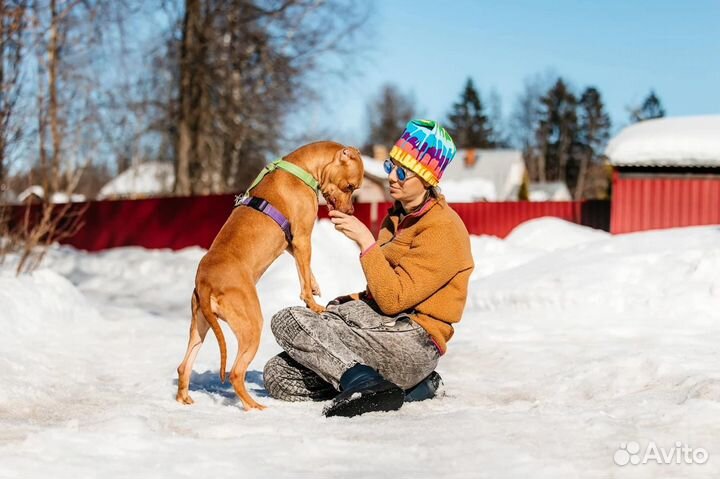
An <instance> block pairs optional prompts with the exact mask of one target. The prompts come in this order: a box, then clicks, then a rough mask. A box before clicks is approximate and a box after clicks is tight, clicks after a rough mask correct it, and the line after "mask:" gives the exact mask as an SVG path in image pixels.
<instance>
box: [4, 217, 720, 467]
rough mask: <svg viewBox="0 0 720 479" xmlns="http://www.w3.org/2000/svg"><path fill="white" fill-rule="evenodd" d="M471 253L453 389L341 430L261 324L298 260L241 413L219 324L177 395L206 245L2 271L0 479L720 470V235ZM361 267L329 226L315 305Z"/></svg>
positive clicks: (280, 265)
mask: <svg viewBox="0 0 720 479" xmlns="http://www.w3.org/2000/svg"><path fill="white" fill-rule="evenodd" d="M471 242H472V248H473V256H474V258H475V262H476V265H477V267H476V270H475V273H474V275H473V278H472V279H471V283H470V297H469V298H468V305H467V308H466V312H465V315H464V318H463V321H462V322H461V323H460V324H459V325H458V327H457V329H456V334H455V336H454V337H453V339H452V341H451V342H450V345H449V351H448V353H447V354H446V355H445V356H444V357H443V358H442V359H441V361H440V364H439V367H438V371H439V372H440V374H441V375H442V376H443V378H444V381H445V389H446V395H445V396H444V397H442V398H439V399H435V400H433V401H428V402H424V403H419V404H407V405H405V406H404V407H403V408H402V409H401V410H400V411H398V412H397V413H386V414H382V413H374V414H368V415H365V416H361V417H358V418H354V419H342V418H338V419H333V420H328V419H325V418H323V417H322V416H321V410H322V407H323V404H317V403H283V402H279V401H275V400H273V399H271V398H269V397H267V393H266V392H265V390H264V388H263V383H262V366H263V365H264V363H265V362H266V361H267V360H268V358H270V357H271V356H272V355H273V354H276V353H277V352H279V350H280V348H279V346H278V345H277V344H276V343H275V341H274V340H273V338H272V334H271V332H270V331H269V323H270V318H271V316H272V314H273V313H274V312H276V311H277V310H279V309H280V308H282V307H284V306H287V305H294V304H300V301H299V299H298V294H299V285H298V280H297V273H296V270H295V265H294V261H293V259H292V258H291V257H290V256H289V255H283V256H281V257H280V258H279V259H278V261H276V262H275V263H274V264H273V265H272V266H271V267H270V268H269V269H268V271H267V272H266V274H265V275H264V276H263V278H262V279H261V281H260V283H259V285H258V291H259V295H260V298H261V301H262V305H263V314H264V317H265V325H264V331H263V337H262V342H261V346H260V350H259V351H258V355H257V357H256V359H255V361H253V363H252V364H251V366H250V372H249V374H248V378H247V382H248V386H249V388H250V390H251V393H252V394H254V395H255V396H256V397H257V398H258V400H259V401H260V402H261V403H263V404H266V405H267V406H269V408H268V409H267V410H266V411H263V412H261V413H257V412H252V413H244V412H242V411H241V410H240V406H239V405H238V401H237V399H236V397H235V395H234V392H233V391H232V388H231V387H230V386H229V384H228V383H226V384H222V383H220V381H219V378H218V371H217V368H218V364H219V353H218V347H217V343H216V341H215V339H214V337H213V335H212V333H210V334H209V335H208V337H207V340H206V342H205V345H204V347H203V348H202V350H201V352H200V354H199V356H198V359H197V361H196V363H195V366H194V373H193V376H192V379H191V395H192V396H193V398H194V399H195V402H196V403H195V404H194V405H193V406H191V407H186V406H181V405H179V404H177V403H176V402H175V401H174V395H175V390H176V384H175V379H176V372H175V368H176V367H177V365H178V364H179V362H180V360H181V359H182V355H183V353H184V351H185V346H186V342H187V329H188V324H189V297H190V292H191V291H192V283H193V277H194V273H195V268H196V267H197V262H198V261H199V259H200V258H201V256H202V254H203V250H201V249H198V248H191V249H187V250H183V251H180V252H171V251H147V250H143V249H139V248H120V249H116V250H111V251H107V252H104V253H99V254H87V253H81V252H78V251H76V250H73V249H72V248H66V247H60V248H53V249H52V250H51V251H50V253H49V256H48V261H47V263H46V265H45V267H46V269H43V270H41V271H38V272H36V273H35V274H33V275H31V276H24V277H21V278H15V277H14V276H12V275H10V274H8V273H3V274H2V276H0V330H2V331H3V332H4V333H5V334H4V335H3V344H2V348H0V384H1V385H2V387H0V477H45V476H48V475H51V476H52V477H56V478H60V479H63V478H75V477H90V476H92V477H154V478H156V477H178V476H183V477H188V476H193V477H198V476H211V475H227V474H228V473H230V474H233V475H242V476H243V477H298V476H300V477H305V476H312V477H318V478H323V477H348V476H353V477H377V476H378V475H379V476H397V477H405V476H413V477H432V476H439V475H443V476H448V477H493V478H496V477H535V478H543V477H547V478H553V479H554V478H557V477H615V476H617V477H625V475H624V474H630V475H628V476H627V477H647V478H655V477H683V476H686V477H687V476H690V475H693V476H696V475H698V474H699V475H700V476H702V475H703V474H705V476H704V477H715V476H717V474H718V473H720V461H718V460H716V459H717V458H716V455H717V454H718V452H717V451H720V425H718V424H717V421H713V420H711V418H715V417H717V416H718V414H719V413H720V373H718V369H717V364H718V360H719V359H720V357H719V356H718V352H717V344H718V343H719V342H720V308H718V307H717V306H718V304H720V276H718V274H717V271H719V270H720V246H719V245H720V230H719V229H718V228H717V227H699V228H684V229H676V230H668V231H657V232H649V233H636V234H630V235H623V236H614V237H613V236H609V235H607V234H605V233H602V232H597V231H594V230H589V229H587V228H584V227H580V226H577V225H572V224H568V223H565V222H562V221H560V220H557V219H540V220H535V221H532V222H528V223H526V224H524V225H521V226H519V227H518V228H517V229H516V230H515V231H513V232H512V233H511V235H510V236H509V237H508V238H507V239H506V240H500V239H498V238H494V237H487V236H482V237H472V238H471ZM357 256H358V251H357V248H356V247H355V245H354V244H353V243H351V242H350V241H349V240H347V239H345V238H344V237H343V236H341V235H340V234H339V233H337V232H336V231H335V230H334V229H333V227H332V224H331V223H329V222H328V221H321V222H319V223H318V224H317V226H316V228H315V231H314V233H313V258H312V265H313V270H314V272H315V275H316V277H317V278H318V281H319V283H320V286H321V288H322V289H323V298H322V300H323V301H327V300H329V299H331V298H332V297H334V296H335V295H338V294H344V293H348V292H351V291H358V290H360V289H362V288H363V287H364V280H363V275H362V271H361V269H360V266H359V263H358V258H357ZM225 333H226V338H231V337H232V335H231V334H230V331H229V330H228V329H227V328H226V329H225ZM228 346H229V351H228V352H229V357H230V358H231V359H232V358H233V357H234V354H235V351H234V350H233V349H234V348H233V344H232V341H229V343H228ZM709 418H710V419H709ZM629 441H637V442H639V443H640V444H641V445H643V446H644V445H645V444H647V442H648V441H654V442H656V443H657V444H658V445H659V446H663V447H666V448H669V447H673V446H674V444H675V442H676V441H682V442H683V443H685V444H688V445H690V446H691V447H702V448H705V449H706V450H708V451H709V454H710V460H709V462H708V463H707V464H704V465H703V466H698V465H685V464H679V465H678V464H670V465H664V466H657V465H645V466H626V467H625V469H622V468H620V467H619V466H616V465H615V464H614V463H613V454H614V453H615V452H616V451H617V449H618V446H619V444H620V443H627V442H629ZM630 467H633V468H634V469H632V470H630V469H628V468H630ZM630 471H632V472H630Z"/></svg>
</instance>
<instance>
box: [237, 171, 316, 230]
mask: <svg viewBox="0 0 720 479" xmlns="http://www.w3.org/2000/svg"><path fill="white" fill-rule="evenodd" d="M278 168H279V169H281V170H284V171H287V172H288V173H290V174H291V175H293V176H295V177H297V178H299V179H300V180H301V181H302V182H303V183H305V184H306V185H308V186H309V187H310V188H312V189H313V190H314V191H315V195H317V193H318V191H320V184H319V183H318V181H317V180H316V179H315V178H314V177H313V176H312V175H311V174H310V173H308V172H307V171H305V170H304V169H302V168H300V167H299V166H297V165H294V164H292V163H290V162H287V161H285V160H283V159H282V158H278V159H277V160H275V161H273V162H272V163H270V164H269V165H267V166H266V167H265V168H263V169H262V171H261V172H260V174H259V175H258V176H257V177H256V178H255V180H253V182H252V184H251V185H250V188H248V189H247V191H246V192H245V194H244V195H237V196H236V197H235V207H236V208H237V207H238V206H249V207H250V208H253V209H255V210H257V211H259V212H261V213H263V214H265V215H267V216H269V217H270V218H271V219H272V220H273V221H274V222H275V223H277V224H278V226H279V227H280V229H281V230H283V233H285V239H287V242H288V243H292V239H293V236H292V229H291V226H290V221H288V219H287V218H285V216H284V215H283V214H282V213H280V211H279V210H278V209H277V208H275V207H274V206H273V205H271V204H270V202H269V201H267V200H264V199H262V198H258V197H257V196H250V195H249V193H250V191H251V190H252V189H253V188H255V187H256V186H257V185H258V183H260V182H261V181H262V180H263V178H265V175H267V174H268V173H271V172H273V171H275V170H277V169H278Z"/></svg>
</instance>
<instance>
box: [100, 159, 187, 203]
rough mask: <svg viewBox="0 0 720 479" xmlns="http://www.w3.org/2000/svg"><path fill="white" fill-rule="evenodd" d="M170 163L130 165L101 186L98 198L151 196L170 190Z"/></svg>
mask: <svg viewBox="0 0 720 479" xmlns="http://www.w3.org/2000/svg"><path fill="white" fill-rule="evenodd" d="M174 182H175V172H174V170H173V165H172V163H166V162H159V161H148V162H146V163H140V164H139V165H135V166H132V167H130V168H128V169H127V170H125V171H124V172H122V173H121V174H120V175H118V176H117V177H115V178H114V179H112V180H111V181H110V182H109V183H107V184H106V185H105V186H103V187H102V189H101V190H100V193H99V194H98V199H104V198H109V197H117V196H120V197H123V196H152V195H158V194H162V193H167V192H169V191H172V187H173V183H174Z"/></svg>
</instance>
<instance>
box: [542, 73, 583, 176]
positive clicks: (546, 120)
mask: <svg viewBox="0 0 720 479" xmlns="http://www.w3.org/2000/svg"><path fill="white" fill-rule="evenodd" d="M541 104H542V112H541V113H542V115H541V120H540V124H539V126H538V130H537V139H538V147H539V150H540V157H541V160H540V165H539V167H540V181H557V180H559V181H566V180H567V170H566V167H567V164H568V161H569V159H570V157H571V153H572V151H571V150H572V146H573V143H574V142H575V138H576V135H577V131H578V121H577V111H576V110H577V98H576V97H575V95H574V94H573V93H572V92H571V91H570V89H569V88H568V86H567V85H566V84H565V82H564V81H563V80H562V78H558V80H557V82H555V85H553V87H552V88H550V90H549V91H548V92H547V94H546V95H545V96H544V97H543V98H542V100H541Z"/></svg>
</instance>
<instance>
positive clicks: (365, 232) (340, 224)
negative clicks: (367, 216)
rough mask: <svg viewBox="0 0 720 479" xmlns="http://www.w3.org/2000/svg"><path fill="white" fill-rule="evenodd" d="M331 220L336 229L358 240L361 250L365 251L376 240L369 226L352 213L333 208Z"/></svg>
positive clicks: (355, 240)
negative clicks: (348, 213) (347, 213)
mask: <svg viewBox="0 0 720 479" xmlns="http://www.w3.org/2000/svg"><path fill="white" fill-rule="evenodd" d="M330 221H332V222H333V224H334V225H335V229H336V230H338V231H339V232H341V233H342V234H344V235H345V236H347V237H348V238H350V239H351V240H353V241H354V242H356V243H357V244H358V246H360V251H365V250H366V249H367V248H369V247H370V246H371V245H372V244H373V243H374V242H375V237H374V236H373V234H372V233H371V232H370V230H369V229H368V228H367V226H365V225H364V224H363V223H362V221H360V220H359V219H357V218H356V217H354V216H352V215H346V214H345V213H342V212H340V211H338V210H332V211H331V212H330Z"/></svg>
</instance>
